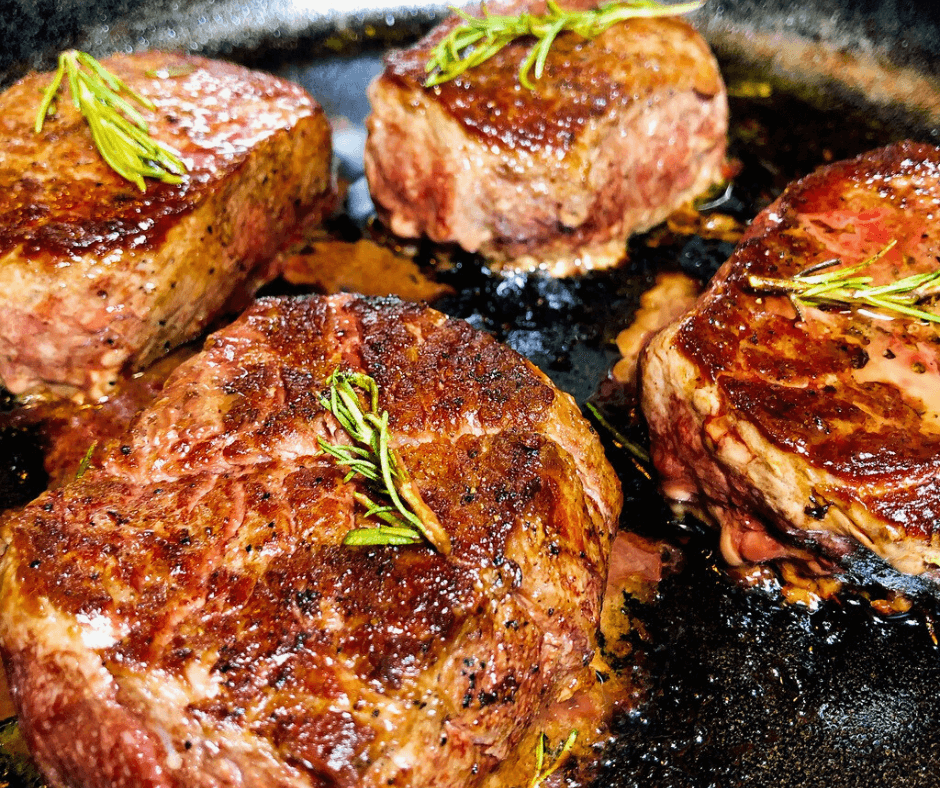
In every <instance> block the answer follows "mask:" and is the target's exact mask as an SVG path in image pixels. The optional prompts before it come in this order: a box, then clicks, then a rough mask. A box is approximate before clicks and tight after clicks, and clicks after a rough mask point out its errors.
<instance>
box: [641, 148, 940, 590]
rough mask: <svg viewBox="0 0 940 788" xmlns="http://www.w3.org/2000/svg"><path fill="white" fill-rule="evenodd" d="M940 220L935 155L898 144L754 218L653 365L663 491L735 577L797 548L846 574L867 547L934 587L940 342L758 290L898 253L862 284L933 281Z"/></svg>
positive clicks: (802, 185)
mask: <svg viewBox="0 0 940 788" xmlns="http://www.w3.org/2000/svg"><path fill="white" fill-rule="evenodd" d="M938 215H940V150H938V149H937V148H934V147H931V146H928V145H920V144H914V143H900V144H895V145H891V146H889V147H887V148H884V149H881V150H876V151H873V152H871V153H867V154H865V155H863V156H860V157H859V158H857V159H854V160H852V161H845V162H840V163H838V164H833V165H831V166H828V167H824V168H823V169H820V170H819V171H817V172H815V173H813V174H812V175H810V176H808V177H807V178H804V179H803V180H801V181H799V182H797V183H795V184H793V185H791V186H790V187H789V188H788V189H787V190H786V191H785V192H784V193H783V195H782V196H781V197H780V198H779V199H778V200H777V201H776V202H775V203H774V204H773V205H771V206H770V207H769V208H767V209H766V210H765V211H764V212H763V213H761V214H760V215H759V216H758V218H757V219H756V221H755V222H754V224H753V225H752V227H751V228H750V230H749V231H748V233H747V234H746V235H745V237H744V239H743V240H742V242H741V244H740V246H739V247H738V248H737V250H736V251H735V253H734V255H733V256H732V257H731V259H730V260H729V261H728V262H727V263H725V265H724V267H723V268H722V269H721V270H720V271H719V273H718V275H717V276H716V278H715V279H714V281H713V283H712V284H711V286H710V288H709V289H708V291H707V292H706V293H705V295H704V296H703V297H702V298H701V299H700V300H699V301H698V303H697V304H696V306H695V307H694V308H693V309H692V310H691V311H690V312H689V313H688V314H687V315H685V316H684V317H683V318H682V319H681V320H679V322H678V323H676V324H674V325H672V326H671V327H670V328H668V329H666V330H665V331H664V332H663V333H661V334H659V335H658V336H657V337H656V338H654V339H653V341H652V343H651V345H650V346H649V347H648V349H647V351H646V353H645V356H644V359H643V363H642V388H643V392H642V397H643V410H644V412H645V414H646V417H647V419H648V420H649V424H650V431H651V438H652V442H653V456H654V459H655V462H656V466H657V468H658V470H659V472H660V474H661V477H662V482H663V488H664V490H665V492H666V495H667V496H668V497H669V498H670V499H671V500H672V501H673V503H674V505H675V507H676V508H677V509H678V510H680V511H682V510H686V511H691V512H693V513H695V514H697V515H698V516H700V517H702V518H704V519H706V520H710V521H713V522H715V523H716V524H718V525H720V526H721V528H722V531H723V535H722V546H723V548H724V552H725V555H726V556H727V557H728V558H729V559H730V560H732V561H735V562H740V561H742V560H745V561H749V560H760V559H762V558H767V557H773V556H774V555H779V554H781V553H785V552H791V551H792V552H800V550H798V549H797V548H796V547H795V546H794V545H799V544H802V545H804V546H805V545H808V544H813V545H815V546H818V547H821V548H822V551H823V553H824V554H826V555H829V556H831V557H837V556H839V555H840V554H842V553H843V552H844V551H846V550H848V549H850V548H852V547H853V546H854V544H856V543H857V544H861V545H864V546H865V547H867V548H869V549H871V550H873V551H875V552H876V553H878V554H879V555H881V556H882V557H884V558H885V559H887V560H888V561H889V562H890V563H891V564H893V565H894V566H895V567H896V568H898V569H900V570H902V571H904V572H909V573H923V572H931V573H934V574H936V573H937V569H938V567H940V350H938V348H940V326H938V324H937V323H929V322H925V321H922V320H919V319H915V318H909V317H904V316H901V315H898V314H896V313H895V314H892V313H885V312H882V311H876V312H873V311H865V310H864V309H848V308H845V309H840V308H835V309H826V310H823V309H820V308H812V307H810V308H806V309H805V310H804V314H803V319H800V316H799V315H798V314H797V312H796V311H795V309H794V308H793V306H792V305H791V303H790V301H789V299H788V298H787V297H786V296H782V295H768V294H766V293H765V294H760V293H757V292H754V291H753V290H751V289H750V287H749V282H748V277H749V276H760V277H771V278H790V277H792V276H793V275H794V274H797V273H799V272H801V271H804V270H805V269H808V268H810V267H812V266H815V265H817V264H819V263H823V262H826V261H831V260H837V261H839V262H838V263H837V265H836V266H834V267H830V268H827V269H826V271H829V272H831V271H838V270H839V269H840V268H843V267H847V266H852V265H855V264H857V263H860V262H862V261H864V260H866V259H867V258H869V257H871V256H873V255H876V254H878V253H879V252H882V251H884V250H885V249H886V248H888V247H889V246H890V245H891V244H892V243H895V245H894V246H893V247H891V248H890V250H889V251H888V252H887V253H886V254H884V256H883V257H882V258H881V259H880V260H878V261H876V262H874V263H872V264H870V265H869V266H868V268H867V269H865V270H863V271H860V272H859V274H860V275H868V276H871V277H872V278H873V281H874V284H881V283H888V282H894V281H898V280H900V279H902V278H905V277H907V276H910V275H913V274H916V273H920V272H928V271H936V270H937V266H938V255H940V224H938V222H937V216H938ZM926 308H927V309H930V308H931V307H930V306H929V305H927V306H926ZM768 528H769V529H770V530H769V532H768V531H767V529H768ZM784 533H785V534H789V535H790V536H791V537H795V539H794V540H790V542H791V544H790V546H784V545H782V544H779V543H778V537H779V536H780V535H781V534H784Z"/></svg>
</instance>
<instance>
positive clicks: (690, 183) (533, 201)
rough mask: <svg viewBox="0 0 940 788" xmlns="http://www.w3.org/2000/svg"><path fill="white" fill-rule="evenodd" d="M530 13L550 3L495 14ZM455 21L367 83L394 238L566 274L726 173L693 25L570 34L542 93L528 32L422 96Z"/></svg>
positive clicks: (716, 112)
mask: <svg viewBox="0 0 940 788" xmlns="http://www.w3.org/2000/svg"><path fill="white" fill-rule="evenodd" d="M593 5H595V3H593V2H584V0H582V2H580V3H575V4H573V5H572V4H571V3H568V4H566V5H565V7H566V8H567V7H575V6H577V7H587V6H593ZM522 8H529V9H531V10H532V11H534V12H539V11H542V10H544V4H540V3H531V2H529V3H514V4H511V5H510V6H509V7H507V4H502V5H499V4H495V5H494V4H490V7H489V10H490V12H491V13H500V12H505V11H509V12H518V11H519V10H520V9H522ZM458 23H459V19H458V18H457V17H453V18H451V19H449V20H448V21H445V22H444V23H443V24H441V25H440V26H439V27H438V28H436V29H435V30H434V31H432V32H431V33H430V34H429V35H428V37H427V38H425V39H424V40H423V41H421V42H419V43H418V44H416V45H414V46H413V47H411V48H410V49H406V50H404V51H401V52H397V53H395V54H392V55H391V56H389V58H388V60H387V66H386V69H385V72H384V73H383V74H382V75H381V76H380V77H379V78H378V79H377V80H376V81H375V82H374V83H373V84H372V85H371V86H370V88H369V98H370V100H371V103H372V114H371V116H370V117H369V118H368V119H367V121H366V123H367V126H368V130H369V138H368V141H367V143H366V154H365V163H366V174H367V176H368V179H369V185H370V188H371V190H372V196H373V198H374V200H375V203H376V207H377V208H378V211H379V214H380V215H381V216H383V217H384V218H385V220H386V221H387V222H388V223H389V225H390V227H391V229H392V230H393V232H395V233H398V234H399V235H402V236H407V237H418V236H422V235H424V236H428V237H429V238H431V239H432V240H434V241H437V242H442V243H456V244H459V245H460V246H462V247H463V248H464V249H467V250H469V251H471V252H480V253H481V254H483V255H485V256H486V257H488V258H490V259H491V260H492V262H493V263H494V264H496V265H497V266H502V267H509V268H516V269H526V270H528V269H535V268H539V269H542V270H545V271H548V272H550V273H553V274H556V275H566V274H570V273H574V272H577V271H581V270H585V269H588V268H594V267H603V266H609V265H612V264H614V263H616V262H617V261H619V260H621V259H622V258H623V256H624V254H625V241H626V239H627V237H628V236H629V235H631V234H632V233H635V232H639V231H642V230H645V229H648V228H650V227H652V226H653V225H655V224H657V223H658V222H660V221H662V220H663V219H664V218H665V217H666V216H667V215H668V214H669V213H670V212H671V211H672V210H674V209H675V208H677V207H678V206H679V205H681V204H682V203H683V202H686V201H688V200H690V199H691V198H692V197H694V196H696V195H697V194H698V193H700V192H701V191H703V190H704V189H706V188H707V187H708V186H709V185H710V184H712V183H713V182H715V181H717V180H720V179H721V166H722V164H723V163H724V152H725V134H726V127H727V101H726V97H725V88H724V84H723V82H722V79H721V75H720V73H719V71H718V66H717V64H716V62H715V58H714V57H713V55H712V54H711V52H710V51H709V48H708V45H707V44H706V43H705V41H704V40H703V39H702V37H701V36H700V35H699V34H698V33H696V32H695V30H694V29H693V28H692V27H691V26H690V25H689V24H688V23H686V22H685V21H683V20H680V19H676V18H666V19H634V20H630V21H628V22H624V23H621V24H617V25H614V26H613V27H611V28H610V29H609V30H607V31H606V32H605V33H603V34H602V35H600V36H598V37H597V38H596V39H594V40H584V39H582V38H580V37H578V36H577V35H575V34H567V33H565V34H562V35H560V36H559V37H558V39H557V40H556V41H555V43H554V44H553V45H552V48H551V50H550V53H549V55H548V59H547V61H546V64H545V71H544V74H543V76H542V78H541V80H539V81H537V82H536V83H535V90H534V91H529V90H527V89H525V88H524V87H522V86H521V85H520V84H519V82H518V71H519V65H520V63H521V62H522V60H523V59H524V58H525V57H526V54H527V52H528V50H529V48H530V47H531V45H532V41H531V40H530V39H527V38H523V39H520V40H517V41H516V42H514V43H513V44H510V45H509V46H507V47H506V48H504V49H503V50H502V51H501V52H499V53H498V54H497V55H496V56H495V57H493V58H492V59H491V60H488V61H486V62H485V63H483V64H482V65H480V66H479V67H477V68H474V69H471V70H469V71H467V72H465V73H464V74H462V75H461V76H460V77H458V78H457V79H455V80H453V81H451V82H446V83H444V84H441V85H439V86H436V87H432V88H425V87H423V85H424V82H425V80H426V79H427V73H426V71H425V64H426V63H427V61H428V58H429V56H430V54H431V50H432V49H433V47H434V46H435V45H436V44H437V43H438V42H439V41H440V40H441V39H442V38H443V37H444V36H445V35H446V34H447V33H448V32H449V31H450V30H452V29H453V28H454V26H455V25H457V24H458Z"/></svg>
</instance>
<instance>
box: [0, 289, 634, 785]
mask: <svg viewBox="0 0 940 788" xmlns="http://www.w3.org/2000/svg"><path fill="white" fill-rule="evenodd" d="M336 368H341V369H344V370H357V371H364V372H366V373H368V374H370V375H372V376H373V377H374V378H375V380H376V381H377V383H378V386H379V389H380V402H379V407H380V409H383V410H387V411H388V413H389V418H390V429H391V433H392V436H393V444H394V447H395V448H396V449H397V450H398V452H399V453H400V455H401V457H402V459H403V462H404V464H405V465H406V466H407V468H408V469H409V470H410V472H411V474H412V477H413V479H414V481H415V483H416V484H417V487H418V489H419V490H420V494H421V496H422V498H423V499H424V501H425V502H426V503H427V504H428V505H429V506H430V507H431V508H432V509H433V511H434V512H435V513H436V514H437V516H438V517H439V518H440V521H441V523H442V524H443V527H444V528H445V529H446V531H447V533H448V534H449V536H450V539H451V543H452V551H451V552H450V554H448V555H443V554H441V553H438V552H435V551H434V550H433V549H432V548H430V547H428V546H412V547H405V548H395V547H376V548H355V547H348V546H344V545H343V544H342V541H343V537H344V536H345V535H346V533H347V532H348V531H349V529H350V528H352V527H353V526H354V523H355V522H357V520H358V521H361V519H362V516H363V510H362V509H361V508H357V504H356V503H355V501H354V500H353V493H354V492H355V491H356V490H357V489H359V488H360V487H361V483H360V482H359V481H357V480H353V481H350V482H346V481H344V476H345V473H346V471H345V469H341V468H339V467H338V466H337V465H335V464H334V462H333V461H332V460H331V459H330V457H329V455H326V454H324V453H321V452H320V450H319V446H318V440H317V439H318V438H319V437H325V438H326V439H328V440H329V441H331V442H336V441H341V440H342V437H341V436H342V432H341V430H340V429H339V427H338V424H337V422H335V420H334V419H333V417H332V416H330V415H329V414H328V413H327V412H326V411H325V410H324V408H323V407H322V406H321V404H320V402H319V399H318V396H319V395H320V394H321V392H323V391H324V388H325V382H326V380H327V378H328V377H329V375H330V374H331V373H332V372H333V370H335V369H336ZM620 502H621V496H620V488H619V483H618V481H617V479H616V477H615V475H614V473H613V470H612V469H611V467H610V465H609V464H608V463H607V461H606V459H605V457H604V454H603V451H602V448H601V445H600V443H599V441H598V439H597V437H596V435H595V434H594V433H593V432H592V431H591V430H590V428H589V426H588V425H587V423H586V422H585V421H584V419H583V418H582V417H581V414H580V411H579V410H578V408H577V406H576V405H575V403H574V401H573V400H572V399H571V397H569V396H568V395H567V394H563V393H561V392H559V391H558V390H557V389H555V388H554V387H553V386H552V385H551V384H550V383H549V382H548V381H547V379H546V378H545V377H544V376H543V375H542V374H541V373H540V372H538V371H537V370H536V369H535V368H534V367H533V366H532V365H531V364H529V363H528V362H527V361H525V360H524V359H522V357H520V356H519V355H518V354H516V353H515V352H513V351H511V350H509V349H507V348H505V347H503V346H501V345H499V344H498V343H497V342H496V341H495V340H493V339H492V338H491V337H489V336H488V335H485V334H483V333H481V332H479V331H476V330H475V329H473V328H471V327H469V326H468V325H467V324H465V323H462V322H457V321H453V320H449V319H447V318H445V317H444V316H443V315H441V314H440V313H437V312H434V311H432V310H430V309H427V308H424V307H418V306H406V305H402V304H401V303H399V302H391V301H385V302H372V301H366V300H364V299H361V298H354V297H350V296H334V297H329V298H311V299H297V300H289V299H284V300H277V299H262V300H260V301H259V302H258V303H257V304H256V305H255V306H254V307H252V308H251V309H250V310H249V311H248V312H247V313H246V314H245V315H243V316H242V317H241V318H239V320H238V321H236V322H235V323H234V324H233V325H232V326H230V327H229V328H227V329H224V330H223V331H221V332H219V333H217V334H215V335H213V336H211V337H210V338H209V340H208V342H207V346H206V350H205V351H204V352H203V353H201V354H199V355H197V356H196V357H194V358H193V359H191V360H190V361H188V362H186V363H185V364H183V365H182V366H181V367H180V368H179V369H178V370H177V371H176V372H175V373H174V374H173V376H172V377H171V378H170V380H169V381H168V382H167V385H166V387H165V388H164V392H163V396H162V398H161V399H159V400H158V401H157V402H156V403H155V404H154V405H152V406H151V407H149V408H147V409H145V410H144V411H142V412H141V414H140V415H139V416H138V417H137V419H136V421H135V423H134V424H133V425H132V427H131V429H130V431H129V432H128V433H127V434H126V435H125V436H124V438H123V440H122V441H120V442H118V443H116V444H115V445H113V446H112V447H111V452H110V454H109V456H108V457H107V458H106V459H105V460H104V461H103V463H102V466H101V467H100V468H97V469H92V470H89V471H88V472H87V473H86V474H85V475H84V476H82V477H81V478H80V479H77V480H75V481H74V482H73V483H71V484H69V485H67V486H65V487H63V488H59V489H57V490H53V491H50V492H47V493H45V494H44V495H43V496H42V497H40V498H39V499H37V500H36V501H35V502H34V503H33V504H31V505H29V506H28V507H26V508H25V509H24V510H22V511H20V512H17V513H10V514H8V515H7V518H6V520H5V521H4V523H3V526H4V533H5V536H6V540H7V543H8V545H9V546H8V548H7V551H6V553H5V555H4V557H3V563H2V588H0V607H2V610H0V640H2V646H3V654H4V662H5V665H6V667H7V670H8V674H9V678H10V681H11V688H12V692H13V695H14V699H15V703H16V705H17V707H18V710H19V715H20V722H21V725H22V727H23V730H24V732H25V734H26V736H27V739H28V741H29V743H30V746H31V748H32V752H33V754H34V756H35V758H36V761H37V762H38V764H39V765H40V766H41V768H42V769H43V770H44V772H45V774H46V776H47V777H48V779H49V781H50V782H51V783H52V784H53V785H57V786H58V785H73V786H74V785H82V786H101V787H102V788H105V787H106V786H107V787H108V788H121V787H123V786H143V785H146V786H179V787H180V788H182V786H187V787H188V788H192V787H193V786H219V785H264V786H271V787H272V788H273V786H349V787H350V788H351V787H352V786H375V787H376V788H378V786H389V785H401V786H415V787H416V788H417V787H418V786H421V787H422V788H423V787H424V786H461V788H466V787H467V786H477V785H485V784H488V785H496V784H498V775H499V774H500V771H499V770H500V769H501V768H503V767H504V766H505V768H508V769H512V768H517V765H521V768H523V769H524V770H525V771H524V774H525V775H526V776H525V777H524V778H522V779H520V780H519V782H520V783H521V782H524V781H525V780H527V779H530V777H531V774H532V773H533V769H534V766H533V762H534V743H535V741H534V738H533V735H532V734H534V733H539V732H540V731H541V730H543V729H547V730H551V725H552V719H553V714H554V712H553V707H554V706H553V705H554V704H558V703H562V702H565V701H571V702H572V703H574V697H573V696H575V695H576V694H577V693H578V692H579V690H583V689H587V688H589V687H591V686H592V684H593V682H594V681H595V672H594V670H593V668H592V667H591V666H590V665H589V664H588V663H589V662H590V660H591V658H592V654H593V653H594V648H595V631H596V628H597V624H598V619H599V614H600V604H601V597H602V594H603V590H604V579H605V575H606V571H607V562H608V555H609V551H610V542H611V536H612V533H613V531H614V530H615V527H616V521H617V516H618V512H619V508H620ZM575 705H576V704H575ZM569 707H570V704H569ZM594 722H595V721H587V722H585V721H583V720H582V723H583V725H582V726H581V728H582V730H584V729H585V728H587V727H590V725H591V724H594ZM575 727H578V726H575ZM569 730H570V729H565V730H564V731H563V732H561V734H560V736H556V738H554V739H553V742H554V741H558V738H560V737H561V736H565V735H567V734H568V732H569ZM557 733H558V732H557V731H556V735H557ZM523 743H524V745H523ZM494 774H496V775H497V777H493V776H492V775H494ZM488 779H490V782H489V783H487V782H486V781H487V780H488Z"/></svg>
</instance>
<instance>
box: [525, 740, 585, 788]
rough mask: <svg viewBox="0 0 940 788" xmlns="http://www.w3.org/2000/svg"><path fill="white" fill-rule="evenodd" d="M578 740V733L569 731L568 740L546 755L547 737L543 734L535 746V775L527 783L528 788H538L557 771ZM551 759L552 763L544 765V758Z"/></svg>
mask: <svg viewBox="0 0 940 788" xmlns="http://www.w3.org/2000/svg"><path fill="white" fill-rule="evenodd" d="M577 739H578V732H577V731H571V733H569V734H568V738H567V739H565V741H564V742H563V743H562V745H561V746H560V747H559V748H558V749H557V750H556V751H555V752H553V753H548V752H547V751H546V747H547V745H548V737H547V736H546V735H545V734H544V733H543V734H542V735H541V736H539V740H538V743H537V744H536V745H535V774H534V775H533V776H532V781H531V782H530V783H529V788H539V786H540V785H541V784H542V783H543V782H545V781H546V780H547V779H548V778H549V777H551V776H552V775H553V774H554V773H555V772H557V771H558V769H559V767H560V766H561V765H562V764H563V763H564V762H565V759H566V758H567V756H568V753H570V752H571V748H572V747H574V743H575V742H576V741H577ZM549 757H550V758H551V759H552V762H551V763H550V764H548V765H546V758H549Z"/></svg>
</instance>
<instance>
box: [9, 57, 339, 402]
mask: <svg viewBox="0 0 940 788" xmlns="http://www.w3.org/2000/svg"><path fill="white" fill-rule="evenodd" d="M104 65H105V66H106V67H107V68H109V69H110V70H112V71H113V72H114V73H116V74H118V75H119V76H121V77H122V78H123V79H124V80H125V82H127V84H128V85H129V86H131V87H132V88H134V89H135V90H137V91H138V92H140V93H141V94H143V95H145V96H147V97H148V98H150V99H151V100H152V101H153V102H154V104H155V105H156V110H155V111H153V112H150V111H146V110H144V111H143V113H142V114H143V115H144V117H145V119H146V120H147V121H148V123H149V127H150V133H151V134H152V136H153V137H154V138H156V139H158V140H161V141H163V142H164V143H167V144H168V145H170V146H171V147H173V148H175V149H176V150H177V151H178V152H179V153H180V154H181V156H182V158H183V160H184V162H185V163H186V164H187V167H188V169H189V173H188V175H187V176H185V178H184V180H183V183H181V184H179V185H171V184H165V183H162V182H159V181H155V180H151V179H148V180H147V181H146V183H147V191H146V193H141V192H140V191H139V190H138V188H137V187H136V186H135V185H134V184H132V183H130V182H129V181H125V180H124V179H123V178H121V177H120V176H119V175H117V174H116V173H115V172H114V171H112V170H111V169H110V168H109V167H108V166H107V164H106V163H105V162H104V160H103V159H102V158H101V156H100V154H99V153H98V151H97V149H96V148H95V147H94V144H93V142H92V139H91V135H90V132H89V130H88V127H87V124H86V123H85V121H84V119H83V118H82V116H81V115H80V113H79V112H78V110H77V109H75V108H74V106H73V105H72V102H71V100H70V98H68V97H67V96H63V97H61V99H60V100H59V101H58V102H57V111H56V113H55V115H54V116H52V117H50V118H49V119H47V121H46V123H45V125H44V127H43V130H42V131H41V132H40V133H39V134H36V133H35V132H34V130H33V122H34V119H35V114H36V110H37V108H38V104H39V99H40V97H41V95H42V90H43V89H44V88H45V87H46V86H47V85H48V84H49V82H50V80H51V74H31V75H29V76H27V77H25V78H24V79H23V80H21V81H20V82H18V83H16V84H15V85H14V86H13V87H11V88H10V89H9V90H7V91H6V92H5V93H4V94H3V95H2V96H0V140H2V143H3V144H2V145H0V307H2V308H0V380H2V382H3V384H4V385H5V386H6V387H7V388H8V389H9V390H10V391H12V392H13V393H15V394H33V393H41V392H45V391H48V390H53V391H56V392H59V393H64V394H68V395H72V394H75V393H77V392H81V393H85V394H88V395H89V396H91V397H92V398H96V397H100V396H102V395H104V394H107V393H108V391H109V390H110V388H111V387H112V386H113V385H114V380H115V376H116V374H117V372H118V371H119V370H121V369H122V368H124V367H129V368H133V369H136V368H140V367H142V366H145V365H146V364H147V363H149V362H150V361H152V360H154V359H155V358H157V357H159V356H160V355H162V354H163V353H165V352H166V350H168V349H169V348H171V347H173V346H176V345H177V344H179V343H181V342H183V341H185V340H187V339H190V338H192V337H194V336H196V335H198V333H199V332H200V331H201V330H202V329H203V328H205V326H206V325H207V324H208V322H209V321H210V320H211V319H212V318H213V317H215V316H216V315H218V313H219V312H220V311H221V310H223V309H224V308H225V307H226V305H227V304H229V303H236V304H237V303H238V302H241V303H242V304H243V303H244V302H245V301H246V296H247V295H250V294H251V293H252V292H253V291H254V290H255V289H256V288H257V287H258V285H259V284H260V283H262V282H264V281H267V280H268V279H270V278H272V277H273V276H274V275H275V273H276V271H275V270H274V269H273V268H272V267H271V265H270V264H269V261H270V258H271V257H272V256H273V254H274V252H275V251H276V249H277V246H278V244H279V243H280V242H281V240H282V239H283V238H284V236H285V235H286V233H287V232H288V231H289V230H290V229H292V228H293V227H294V226H295V225H296V224H297V223H298V222H299V221H300V220H301V219H302V218H303V217H305V216H309V215H312V216H314V217H315V216H316V215H317V214H318V213H321V212H323V211H324V210H325V208H326V207H327V205H328V204H329V199H328V198H329V195H330V193H331V176H330V160H331V152H330V132H329V127H328V124H327V122H326V119H325V117H324V115H323V112H322V110H321V109H320V107H319V106H318V105H317V104H316V103H315V102H314V101H313V100H312V99H311V98H310V97H309V96H308V95H307V94H306V92H305V91H304V90H303V89H302V88H300V87H298V86H297V85H293V84H291V83H288V82H285V81H283V80H280V79H277V78H275V77H272V76H270V75H267V74H262V73H260V72H255V71H250V70H248V69H245V68H242V67H239V66H235V65H232V64H229V63H223V62H221V61H211V60H207V59H204V58H198V57H193V56H183V55H174V54H168V53H163V52H143V53H138V54H134V55H118V56H114V57H111V58H108V59H106V60H105V61H104Z"/></svg>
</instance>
